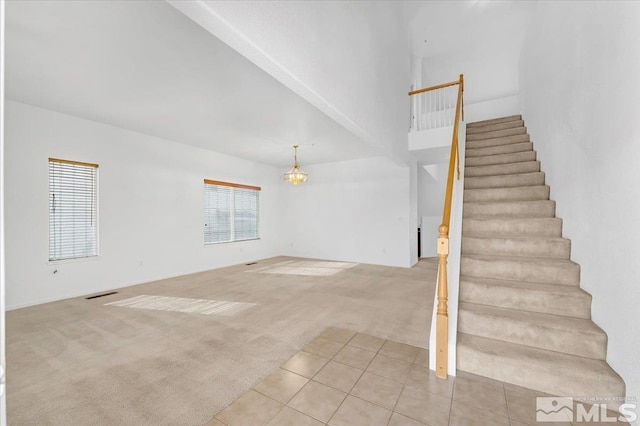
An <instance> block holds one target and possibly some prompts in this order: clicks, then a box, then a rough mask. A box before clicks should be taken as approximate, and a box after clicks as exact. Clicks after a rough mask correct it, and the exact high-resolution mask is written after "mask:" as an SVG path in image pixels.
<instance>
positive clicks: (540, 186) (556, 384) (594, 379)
mask: <svg viewBox="0 0 640 426" xmlns="http://www.w3.org/2000/svg"><path fill="white" fill-rule="evenodd" d="M464 173H465V185H464V186H465V191H464V213H463V227H462V261H461V276H460V306H459V314H458V315H459V317H458V333H459V334H458V349H457V351H458V354H457V357H458V365H457V368H458V369H459V370H462V371H467V372H470V373H475V374H478V375H482V376H486V377H491V378H494V379H497V380H501V381H504V382H509V383H513V384H516V385H519V386H524V387H527V388H530V389H535V390H538V391H541V392H545V393H549V394H553V395H559V396H573V397H580V396H598V397H607V396H616V397H621V396H624V395H625V385H624V382H623V381H622V379H621V378H620V376H618V374H616V372H615V371H613V370H612V369H611V367H609V365H608V364H607V362H606V354H607V335H606V334H605V333H604V331H602V330H601V329H600V328H599V327H598V326H596V325H595V323H594V322H593V321H591V295H589V294H588V293H586V292H584V291H583V290H581V289H580V265H578V264H576V263H574V262H572V261H571V260H570V257H571V242H570V241H569V240H567V239H564V238H562V220H561V219H558V218H556V217H555V202H554V201H551V200H549V186H547V185H545V176H544V173H543V172H541V171H540V162H539V161H537V160H536V152H535V151H534V150H533V144H532V143H531V141H530V140H529V135H528V134H527V128H526V127H524V122H523V121H522V119H521V117H520V116H519V115H518V116H512V117H504V118H498V119H494V120H488V121H482V122H477V123H471V124H468V125H467V144H466V168H465V172H464ZM609 405H610V406H611V407H613V406H615V404H609Z"/></svg>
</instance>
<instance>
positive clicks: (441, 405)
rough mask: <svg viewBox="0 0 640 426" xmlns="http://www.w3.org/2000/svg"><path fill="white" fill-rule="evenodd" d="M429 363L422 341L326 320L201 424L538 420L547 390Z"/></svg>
mask: <svg viewBox="0 0 640 426" xmlns="http://www.w3.org/2000/svg"><path fill="white" fill-rule="evenodd" d="M428 363H429V352H428V351H427V350H425V349H421V348H417V347H415V346H410V345H406V344H403V343H397V342H392V341H390V340H385V339H381V338H378V337H374V336H370V335H367V334H362V333H356V332H353V331H350V330H345V329H341V328H335V327H329V328H327V329H326V330H325V331H324V332H323V333H321V334H320V335H319V336H318V337H316V339H315V340H313V341H312V342H311V343H309V344H308V345H307V346H306V347H305V348H304V349H303V350H302V351H300V352H299V353H297V354H296V355H294V356H293V357H292V358H291V359H289V360H288V361H287V362H285V363H284V364H283V365H282V366H281V367H280V368H279V369H278V370H277V371H275V372H273V373H272V374H271V375H269V376H268V377H266V378H265V379H264V380H262V381H261V382H260V383H258V384H257V385H255V386H254V387H253V389H251V390H249V391H248V392H247V393H245V394H244V395H242V396H241V397H240V398H238V399H237V400H236V401H235V402H233V403H232V404H230V405H229V406H228V407H227V408H225V409H224V410H222V411H220V412H219V413H218V414H217V415H216V416H215V417H214V418H213V419H212V420H211V421H210V422H209V423H207V424H206V425H205V426H216V425H228V426H236V425H242V426H252V425H268V426H306V425H308V426H319V425H331V426H360V425H367V426H376V425H389V426H400V425H403V426H420V425H429V426H464V425H483V426H484V425H487V426H526V425H536V424H538V423H536V421H535V415H536V410H535V401H536V399H535V398H536V396H548V395H546V394H543V393H540V392H536V391H533V390H530V389H525V388H522V387H519V386H514V385H511V384H508V383H503V382H499V381H495V380H492V379H488V378H485V377H480V376H476V375H473V374H469V373H465V372H458V375H457V377H455V378H453V377H449V378H448V379H438V378H436V377H435V374H434V373H433V372H432V371H430V370H429V369H428ZM573 424H583V423H572V422H570V421H569V419H567V421H566V422H561V423H540V425H547V426H549V425H569V426H571V425H573ZM584 424H585V425H586V424H589V425H598V424H600V423H584ZM602 424H606V425H611V424H612V423H602Z"/></svg>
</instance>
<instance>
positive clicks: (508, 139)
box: [466, 133, 531, 149]
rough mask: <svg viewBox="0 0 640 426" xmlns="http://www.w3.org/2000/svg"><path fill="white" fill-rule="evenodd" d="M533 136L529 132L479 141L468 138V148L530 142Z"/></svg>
mask: <svg viewBox="0 0 640 426" xmlns="http://www.w3.org/2000/svg"><path fill="white" fill-rule="evenodd" d="M530 140H531V137H530V136H529V134H528V133H523V134H519V135H511V136H501V137H496V138H490V139H481V140H477V141H473V140H472V141H470V140H467V143H466V149H479V148H488V147H491V146H500V145H510V144H514V143H524V142H529V141H530Z"/></svg>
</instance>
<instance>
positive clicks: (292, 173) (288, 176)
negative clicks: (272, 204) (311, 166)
mask: <svg viewBox="0 0 640 426" xmlns="http://www.w3.org/2000/svg"><path fill="white" fill-rule="evenodd" d="M307 179H308V175H307V174H306V173H305V172H303V171H302V170H300V165H299V164H298V145H294V146H293V168H292V169H291V170H289V171H288V172H287V173H285V174H284V180H286V181H288V182H291V183H292V184H294V185H297V184H299V183H304V182H306V181H307Z"/></svg>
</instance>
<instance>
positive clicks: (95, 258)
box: [47, 254, 100, 265]
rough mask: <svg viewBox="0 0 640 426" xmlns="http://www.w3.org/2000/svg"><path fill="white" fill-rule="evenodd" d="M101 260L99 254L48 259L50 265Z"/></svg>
mask: <svg viewBox="0 0 640 426" xmlns="http://www.w3.org/2000/svg"><path fill="white" fill-rule="evenodd" d="M98 260H100V256H99V255H97V254H96V255H95V256H87V257H75V258H73V259H60V260H48V261H47V264H49V265H66V264H69V263H84V262H97V261H98Z"/></svg>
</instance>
